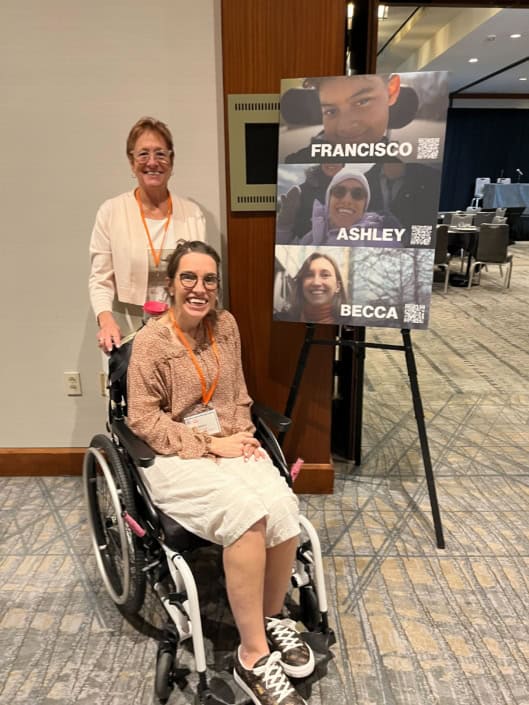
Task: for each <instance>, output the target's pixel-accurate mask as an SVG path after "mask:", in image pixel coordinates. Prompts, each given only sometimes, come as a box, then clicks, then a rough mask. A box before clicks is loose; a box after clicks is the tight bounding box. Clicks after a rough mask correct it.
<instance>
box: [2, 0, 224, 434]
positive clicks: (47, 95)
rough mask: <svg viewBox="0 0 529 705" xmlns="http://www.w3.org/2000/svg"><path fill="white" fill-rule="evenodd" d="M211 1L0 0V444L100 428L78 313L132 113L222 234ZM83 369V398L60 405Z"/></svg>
mask: <svg viewBox="0 0 529 705" xmlns="http://www.w3.org/2000/svg"><path fill="white" fill-rule="evenodd" d="M219 6H220V3H219V2H218V0H157V2H155V3H146V2H144V1H143V0H105V2H102V1H101V0H99V1H98V0H96V1H95V2H85V0H46V2H41V0H2V4H1V8H0V20H1V22H0V25H1V27H2V42H1V48H0V66H1V67H2V68H1V69H0V90H1V93H0V94H1V96H2V103H3V105H2V109H1V110H0V127H1V132H0V134H1V135H2V138H1V139H2V142H1V144H2V147H1V151H2V170H1V175H0V206H1V213H2V218H1V260H0V262H1V265H0V292H1V297H2V306H1V308H2V314H1V319H0V323H1V328H0V330H1V331H2V340H3V345H2V352H1V356H2V357H1V365H0V390H1V395H2V406H1V409H0V447H4V448H5V447H55V446H57V447H69V446H84V445H87V443H88V442H89V440H90V437H91V435H92V434H93V433H96V432H100V431H102V430H103V428H104V409H103V400H102V398H101V396H99V382H98V374H99V370H100V368H101V362H100V355H99V352H98V350H97V347H96V344H95V333H96V326H95V321H94V319H93V315H92V312H91V310H90V307H89V303H88V294H87V277H88V266H89V262H88V241H89V237H90V232H91V229H92V225H93V221H94V217H95V213H96V210H97V208H98V206H99V205H100V203H101V202H102V201H103V200H104V199H106V198H108V197H110V196H113V195H115V194H118V193H120V192H122V191H125V190H128V189H129V188H132V187H133V180H132V178H131V174H130V169H129V167H128V162H127V160H126V157H125V139H126V136H127V133H128V131H129V128H130V127H131V125H132V124H133V123H134V122H135V121H136V120H137V118H138V117H140V116H142V115H146V114H147V115H154V116H155V117H157V118H159V119H161V120H164V121H165V122H167V123H168V124H169V126H170V127H171V129H172V132H173V135H174V138H175V153H176V158H175V175H174V177H173V179H172V185H173V187H174V188H175V190H176V191H177V192H178V193H180V194H182V195H184V196H187V197H189V198H191V199H193V200H195V201H196V202H197V203H199V204H200V206H201V207H202V208H203V210H204V212H205V214H206V217H207V221H208V227H209V237H210V242H211V243H212V244H213V245H214V246H216V247H219V245H220V240H221V231H222V230H224V229H225V225H224V223H225V212H224V203H225V195H224V194H225V184H224V153H223V143H224V142H223V124H222V102H221V101H222V93H221V90H222V88H221V81H222V73H221V65H222V63H221V49H220V18H219ZM65 370H78V371H80V373H81V376H82V384H83V391H84V394H83V396H82V397H77V398H75V397H67V396H65V392H64V387H63V372H64V371H65Z"/></svg>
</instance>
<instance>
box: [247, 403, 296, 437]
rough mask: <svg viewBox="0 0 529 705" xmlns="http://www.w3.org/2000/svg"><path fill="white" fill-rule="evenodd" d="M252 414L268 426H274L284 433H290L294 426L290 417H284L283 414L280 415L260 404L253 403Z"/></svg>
mask: <svg viewBox="0 0 529 705" xmlns="http://www.w3.org/2000/svg"><path fill="white" fill-rule="evenodd" d="M252 413H253V414H254V416H256V417H257V418H258V419H262V420H263V421H264V422H265V423H266V424H268V425H270V426H273V427H274V428H276V429H277V430H278V431H281V432H283V433H284V432H285V431H288V429H289V428H290V425H291V424H292V419H289V418H288V416H283V414H279V413H278V412H277V411H274V409H270V408H269V407H268V406H264V404H259V403H258V402H254V403H253V406H252Z"/></svg>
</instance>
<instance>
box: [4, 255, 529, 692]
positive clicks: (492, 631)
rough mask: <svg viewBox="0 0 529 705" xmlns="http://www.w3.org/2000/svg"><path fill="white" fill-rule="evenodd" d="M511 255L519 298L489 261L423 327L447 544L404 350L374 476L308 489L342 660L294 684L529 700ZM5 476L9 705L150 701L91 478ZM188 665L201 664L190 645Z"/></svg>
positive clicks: (307, 506)
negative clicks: (101, 563)
mask: <svg viewBox="0 0 529 705" xmlns="http://www.w3.org/2000/svg"><path fill="white" fill-rule="evenodd" d="M512 250H513V252H514V254H515V260H514V270H513V277H512V285H511V289H510V290H507V291H502V290H501V289H500V288H499V286H498V283H499V274H498V271H497V268H495V267H489V271H488V272H485V273H484V274H483V276H482V280H481V285H480V286H479V287H473V288H472V289H471V290H466V289H454V288H450V289H449V291H448V294H447V295H444V294H443V293H442V285H440V284H435V285H434V297H433V311H432V316H431V327H430V329H429V330H428V331H426V332H416V333H414V335H413V342H414V349H415V354H416V359H417V365H418V368H419V382H420V386H421V393H422V399H423V403H424V407H425V411H426V416H427V425H428V437H429V443H430V450H431V455H432V460H433V463H434V470H435V474H436V481H437V489H438V494H439V502H440V507H441V513H442V520H443V526H444V533H445V539H446V549H445V550H439V549H437V548H436V544H435V537H434V534H433V530H432V522H431V515H430V508H429V501H428V494H427V490H426V484H425V480H424V473H423V470H422V465H421V456H420V452H419V447H418V442H417V432H416V426H415V420H414V416H413V410H412V406H411V398H410V392H409V387H408V382H407V375H406V368H405V365H404V359H403V355H402V353H397V352H391V351H390V352H388V351H379V350H373V351H368V354H367V361H366V386H365V405H364V455H363V464H362V466H361V468H360V469H355V468H352V467H351V466H350V465H348V464H347V463H344V462H341V463H340V462H337V475H336V486H335V493H334V494H333V495H332V496H323V497H322V496H304V497H303V498H302V506H303V510H304V512H305V513H306V514H307V516H308V517H309V518H310V519H311V520H312V521H313V523H314V524H315V525H316V527H317V528H318V530H319V533H320V538H321V540H322V545H323V551H324V560H325V564H326V574H327V580H328V590H329V598H330V605H331V608H330V610H331V622H332V624H333V626H334V628H335V630H336V635H337V644H336V645H335V646H334V647H333V656H332V658H331V659H330V660H326V659H323V658H322V657H319V659H318V667H317V671H316V674H315V676H314V677H313V678H312V679H310V682H306V683H301V684H299V688H300V691H301V692H303V694H304V695H305V696H306V697H307V698H310V703H311V705H320V704H322V705H323V704H325V705H330V704H331V703H332V704H333V705H335V704H336V705H341V704H342V703H343V704H344V705H345V704H347V705H349V703H357V704H358V705H382V704H384V705H456V703H457V705H529V626H528V624H529V619H528V618H527V605H528V604H529V577H528V576H529V519H528V512H527V507H528V506H529V470H528V461H529V426H528V419H529V385H528V370H529V329H528V325H527V320H526V302H527V301H529V246H528V245H525V244H523V243H522V244H520V245H517V246H515V247H514V248H512ZM368 339H369V340H378V341H383V342H400V334H399V333H398V332H397V331H384V330H382V331H381V330H374V331H373V330H371V331H368ZM0 487H1V490H2V492H1V500H0V502H1V504H0V511H1V515H0V516H1V518H2V538H1V545H0V596H1V603H0V604H1V612H0V653H1V654H2V659H1V666H0V703H2V705H11V704H12V703H28V704H29V703H31V704H32V705H57V704H60V705H70V704H73V703H76V704H79V705H81V704H83V705H84V704H86V705H103V704H104V705H121V704H122V703H123V704H126V705H140V704H142V705H143V704H146V703H151V702H152V701H153V700H152V688H153V673H154V655H155V644H154V642H153V641H152V640H151V639H149V638H147V637H145V636H143V635H142V634H141V633H139V632H137V631H136V630H135V629H134V628H133V627H132V626H130V625H129V624H128V623H127V622H125V621H123V620H122V619H121V617H120V615H119V614H118V613H117V611H116V610H115V609H114V607H113V606H112V604H111V602H110V600H109V599H108V598H107V596H106V594H105V592H104V590H103V588H102V586H101V583H100V580H99V578H98V575H97V573H96V569H95V563H94V560H93V558H92V554H91V548H90V546H89V542H88V537H87V530H86V522H85V516H84V511H83V502H82V493H81V483H80V479H79V478H46V479H37V478H1V479H0ZM215 562H217V557H216V556H215V555H211V554H208V552H207V551H206V552H205V553H204V556H203V558H202V568H200V566H199V568H200V569H203V570H204V574H205V575H206V576H209V575H210V572H211V570H212V564H213V563H215ZM205 582H206V583H207V582H208V581H207V580H206V581H205ZM208 589H209V592H208ZM212 592H216V590H214V589H212V587H211V585H209V588H208V586H207V584H206V596H205V608H204V611H205V624H206V627H205V629H206V633H207V635H208V640H207V645H208V663H209V664H210V665H211V673H212V675H214V676H215V678H217V679H219V680H218V682H219V683H220V684H221V685H222V692H223V693H224V694H225V697H226V699H227V700H228V701H229V700H230V699H231V700H232V702H234V701H237V702H241V700H242V699H241V694H240V692H238V691H236V688H235V686H233V685H232V682H231V679H230V676H229V669H230V661H231V654H230V649H231V647H232V646H233V645H234V643H235V638H236V637H235V632H234V629H233V626H232V624H231V622H230V619H229V614H228V612H227V610H226V607H225V602H224V599H223V591H222V589H221V590H220V597H218V598H217V599H215V600H213V599H212V597H213V595H212ZM219 634H220V638H219V639H218V638H217V637H218V636H219ZM213 644H215V647H214V646H213ZM182 664H183V665H184V666H188V667H189V668H191V669H192V658H191V656H190V654H189V652H187V651H186V652H185V653H184V654H183V658H182ZM192 685H193V677H192V675H190V676H189V678H188V679H187V685H186V683H185V682H184V683H183V684H182V687H181V688H177V689H176V690H175V692H174V693H173V694H172V696H171V699H170V701H169V702H170V703H172V704H173V705H177V704H182V705H183V704H184V703H192V702H193V689H192Z"/></svg>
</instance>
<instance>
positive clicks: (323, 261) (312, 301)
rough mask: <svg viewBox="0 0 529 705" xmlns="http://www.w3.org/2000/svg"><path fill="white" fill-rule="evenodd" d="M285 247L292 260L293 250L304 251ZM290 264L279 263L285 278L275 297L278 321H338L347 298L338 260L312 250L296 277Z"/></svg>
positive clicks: (275, 315)
mask: <svg viewBox="0 0 529 705" xmlns="http://www.w3.org/2000/svg"><path fill="white" fill-rule="evenodd" d="M303 249H305V248H303ZM284 250H289V251H290V252H288V253H286V259H287V260H288V259H291V256H292V250H293V251H294V254H296V253H300V252H301V249H300V248H290V247H289V248H284ZM290 264H291V263H290ZM287 267H288V264H287V266H286V267H285V266H284V265H283V266H282V265H281V264H280V263H279V262H277V263H276V275H278V276H279V277H280V278H281V280H282V281H281V283H280V284H279V289H278V291H277V292H276V297H275V302H276V306H275V307H276V309H277V311H276V313H275V314H274V318H275V320H284V321H301V322H304V323H337V322H338V320H339V316H340V306H341V305H342V304H344V303H346V302H347V298H346V296H345V286H344V281H343V278H342V274H341V272H340V268H339V266H338V263H337V262H336V260H335V259H334V258H333V257H331V256H330V255H328V254H326V253H324V252H312V253H311V254H310V255H309V256H308V257H306V258H305V260H304V262H303V263H302V265H301V266H300V268H299V270H298V271H297V273H296V274H295V275H294V276H293V277H292V276H289V275H288V273H287V272H286V269H287ZM281 284H282V286H281ZM281 293H283V297H282V296H281Z"/></svg>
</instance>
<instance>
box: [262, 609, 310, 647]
mask: <svg viewBox="0 0 529 705" xmlns="http://www.w3.org/2000/svg"><path fill="white" fill-rule="evenodd" d="M266 631H267V632H269V633H271V634H273V636H274V638H275V639H277V641H278V642H279V645H280V647H281V651H283V652H285V651H289V650H290V649H296V648H297V647H298V646H302V645H303V641H302V639H301V637H300V636H299V634H298V633H297V631H296V623H295V622H294V621H293V620H292V619H275V618H274V617H268V619H267V624H266Z"/></svg>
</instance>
